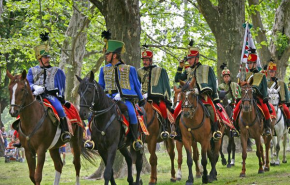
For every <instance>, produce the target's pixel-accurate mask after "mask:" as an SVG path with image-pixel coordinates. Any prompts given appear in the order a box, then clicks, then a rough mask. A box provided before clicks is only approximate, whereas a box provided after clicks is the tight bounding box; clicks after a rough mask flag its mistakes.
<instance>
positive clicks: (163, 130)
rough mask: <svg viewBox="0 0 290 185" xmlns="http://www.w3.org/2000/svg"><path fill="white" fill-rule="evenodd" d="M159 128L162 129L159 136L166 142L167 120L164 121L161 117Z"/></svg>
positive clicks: (167, 136)
mask: <svg viewBox="0 0 290 185" xmlns="http://www.w3.org/2000/svg"><path fill="white" fill-rule="evenodd" d="M161 121H162V124H161V127H162V132H161V134H160V137H161V139H163V140H166V139H168V138H169V133H168V132H167V119H164V118H163V117H161Z"/></svg>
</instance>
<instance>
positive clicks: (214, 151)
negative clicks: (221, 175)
mask: <svg viewBox="0 0 290 185" xmlns="http://www.w3.org/2000/svg"><path fill="white" fill-rule="evenodd" d="M195 82H196V81H195V78H193V79H192V81H191V82H190V83H189V84H188V86H185V87H183V88H182V90H183V91H181V92H180V96H181V101H182V109H183V112H182V115H181V118H180V121H179V127H180V129H181V134H182V142H183V144H184V147H185V149H186V153H187V166H188V171H189V175H188V180H187V181H186V185H192V184H193V181H194V179H193V175H192V164H193V163H192V146H193V145H194V142H199V143H200V145H201V164H202V166H203V175H202V182H203V183H208V182H212V181H214V180H217V171H216V163H217V160H218V156H219V150H220V146H221V140H219V141H217V142H214V141H213V139H212V130H211V123H210V118H209V114H208V113H207V112H206V111H207V110H206V107H205V106H204V105H203V103H202V102H201V100H200V97H199V94H198V90H197V89H196V88H193V87H194V85H195ZM222 131H223V130H222ZM194 152H195V151H194ZM207 156H208V157H209V159H210V162H211V171H210V174H209V176H208V175H207V174H208V172H207V169H206V165H207Z"/></svg>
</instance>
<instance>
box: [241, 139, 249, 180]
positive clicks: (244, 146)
mask: <svg viewBox="0 0 290 185" xmlns="http://www.w3.org/2000/svg"><path fill="white" fill-rule="evenodd" d="M245 135H246V133H242V134H241V136H240V137H241V144H242V158H243V167H242V172H241V173H240V177H245V176H246V159H247V140H248V138H247V136H245Z"/></svg>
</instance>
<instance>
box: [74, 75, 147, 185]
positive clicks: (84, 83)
mask: <svg viewBox="0 0 290 185" xmlns="http://www.w3.org/2000/svg"><path fill="white" fill-rule="evenodd" d="M76 77H77V79H78V80H79V82H80V86H79V90H78V93H79V95H80V116H81V118H82V119H88V116H89V115H90V113H92V119H93V120H92V122H91V125H90V128H91V136H92V140H93V141H94V143H95V144H96V148H97V149H98V152H99V154H100V155H101V157H102V159H103V161H104V163H105V165H106V168H105V172H104V179H105V183H104V184H106V185H108V184H109V181H110V182H111V185H115V184H116V182H115V179H114V172H113V164H114V160H115V156H116V152H117V150H118V149H119V151H120V152H121V154H122V155H123V156H124V157H125V160H126V163H127V167H128V178H127V181H128V184H129V185H133V184H135V185H138V184H139V183H142V181H141V180H140V173H141V170H142V163H143V160H142V157H143V151H138V152H136V151H135V150H134V149H133V147H132V143H133V141H134V138H133V136H132V135H131V132H129V134H128V136H127V137H126V138H125V129H124V127H123V125H122V122H121V119H122V118H121V117H120V116H121V111H122V110H123V106H125V105H124V104H122V102H121V101H119V102H118V105H117V103H115V102H114V101H113V100H112V99H110V98H109V97H108V96H107V95H106V93H105V92H104V90H103V88H102V87H101V86H100V84H98V82H96V81H95V80H94V73H93V72H92V71H91V73H90V77H89V78H87V77H86V78H84V79H81V78H80V77H78V76H76ZM120 109H121V110H120ZM125 109H127V107H126V106H125ZM129 145H130V146H131V147H130V150H131V153H130V152H129V151H128V149H127V146H129ZM133 157H134V159H136V170H137V177H136V183H133V175H132V163H133V159H132V158H133Z"/></svg>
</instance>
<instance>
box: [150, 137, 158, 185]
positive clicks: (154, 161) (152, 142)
mask: <svg viewBox="0 0 290 185" xmlns="http://www.w3.org/2000/svg"><path fill="white" fill-rule="evenodd" d="M156 143H157V138H156V137H152V138H151V139H150V141H149V142H148V150H149V153H150V158H149V163H150V165H151V176H150V181H149V185H155V184H156V183H157V156H156V153H155V151H156Z"/></svg>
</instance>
